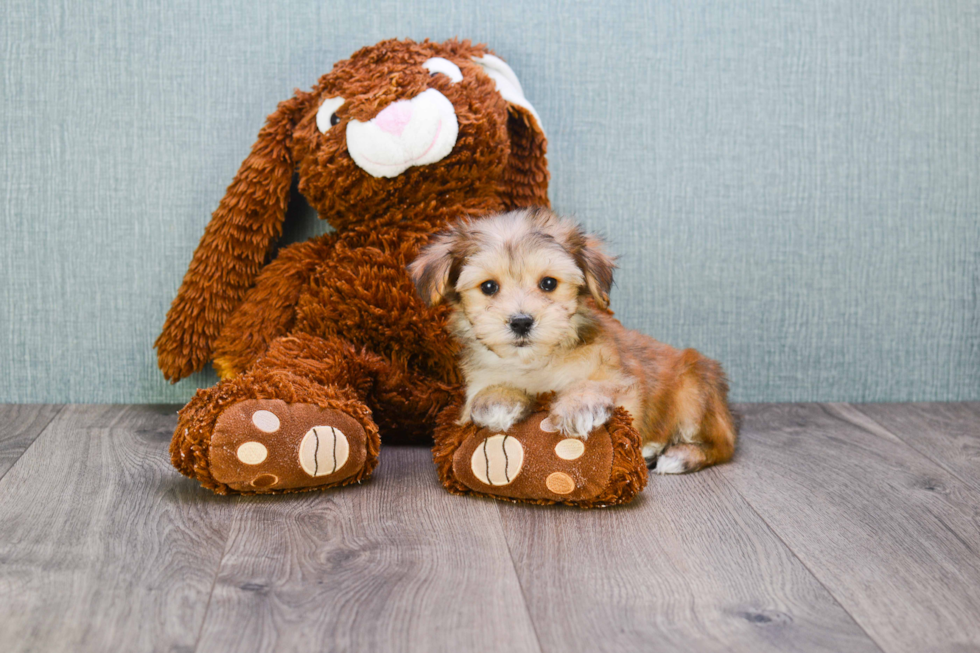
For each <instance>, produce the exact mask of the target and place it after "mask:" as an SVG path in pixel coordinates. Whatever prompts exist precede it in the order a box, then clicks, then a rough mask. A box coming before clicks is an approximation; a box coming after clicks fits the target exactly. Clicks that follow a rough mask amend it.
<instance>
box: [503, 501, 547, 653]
mask: <svg viewBox="0 0 980 653" xmlns="http://www.w3.org/2000/svg"><path fill="white" fill-rule="evenodd" d="M494 503H496V504H497V505H496V506H494V507H495V508H496V509H497V510H496V512H497V524H498V525H499V526H500V534H501V535H502V536H503V538H504V544H506V545H507V557H508V558H510V568H511V569H513V570H514V578H516V579H517V586H518V587H519V588H520V590H521V602H522V604H523V605H524V613H525V614H526V615H527V620H528V622H529V623H530V624H531V632H532V633H534V642H535V643H536V644H537V645H538V651H540V652H541V653H544V647H543V646H541V636H540V635H539V634H538V625H537V624H536V623H534V616H533V615H532V614H531V608H530V607H529V606H528V603H527V594H525V593H524V583H522V582H521V575H520V574H519V573H518V571H517V562H516V561H515V560H514V552H513V551H512V550H511V548H510V542H509V541H508V540H507V534H506V531H504V516H503V515H502V514H500V510H501V508H502V507H503V506H502V505H501V502H499V501H494Z"/></svg>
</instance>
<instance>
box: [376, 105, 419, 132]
mask: <svg viewBox="0 0 980 653" xmlns="http://www.w3.org/2000/svg"><path fill="white" fill-rule="evenodd" d="M411 119H412V103H411V102H409V101H408V100H401V101H399V102H395V103H393V104H389V105H388V106H387V107H385V108H384V110H383V111H382V112H381V113H379V114H378V115H376V116H375V117H374V120H372V121H371V122H373V123H374V124H375V125H377V126H378V127H380V128H381V129H383V130H384V131H386V132H388V133H389V134H394V135H395V136H401V135H402V131H404V129H405V125H407V124H408V121H410V120H411Z"/></svg>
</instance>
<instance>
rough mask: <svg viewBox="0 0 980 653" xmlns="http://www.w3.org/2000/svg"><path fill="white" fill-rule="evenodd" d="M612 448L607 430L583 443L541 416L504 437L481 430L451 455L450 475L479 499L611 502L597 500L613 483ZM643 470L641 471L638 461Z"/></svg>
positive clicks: (597, 430) (595, 432)
mask: <svg viewBox="0 0 980 653" xmlns="http://www.w3.org/2000/svg"><path fill="white" fill-rule="evenodd" d="M613 449H614V447H613V442H612V438H611V436H610V433H609V430H608V429H607V428H606V427H600V428H598V429H596V430H595V431H593V432H592V433H591V434H590V435H589V438H588V439H587V440H582V439H579V438H569V437H566V436H563V435H562V434H560V433H558V432H557V429H555V428H554V427H553V426H552V425H551V423H550V420H549V419H548V416H547V413H543V412H542V413H535V414H534V415H531V416H530V417H529V418H528V419H526V420H525V421H524V422H522V423H520V424H518V425H517V426H515V427H513V428H512V429H511V430H510V431H509V432H507V433H494V432H492V431H490V430H488V429H479V430H478V431H476V433H475V434H473V435H471V436H469V437H467V438H466V439H464V440H463V442H462V444H461V446H460V447H459V448H458V449H457V450H456V452H455V453H454V454H453V461H452V472H453V475H454V476H455V478H456V479H457V480H458V481H459V482H460V483H462V484H463V485H464V486H466V487H467V488H469V489H470V490H472V491H474V492H476V493H479V494H486V495H492V496H496V497H502V498H508V499H514V500H518V501H535V502H547V503H551V502H564V503H588V502H596V505H598V504H599V503H614V502H615V501H602V500H600V499H599V497H600V495H601V494H603V492H604V491H605V490H607V489H608V487H609V485H610V482H611V478H612V471H613V458H614V450H613ZM640 460H641V461H642V459H640ZM641 467H642V469H643V472H645V471H646V467H645V465H643V464H642V462H641ZM643 476H644V481H645V474H643ZM630 498H632V496H630Z"/></svg>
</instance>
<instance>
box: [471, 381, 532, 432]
mask: <svg viewBox="0 0 980 653" xmlns="http://www.w3.org/2000/svg"><path fill="white" fill-rule="evenodd" d="M530 413H531V398H530V397H529V396H527V394H526V393H524V392H522V391H520V390H518V389H517V388H510V387H507V386H503V385H492V386H490V387H489V388H484V389H483V390H481V391H480V392H478V393H477V395H476V396H475V397H474V398H473V403H472V405H471V407H470V418H471V419H472V420H473V423H474V424H476V425H477V426H483V427H486V428H488V429H490V430H492V431H501V432H504V431H507V430H509V429H510V427H512V426H513V425H514V424H517V423H518V422H520V421H521V420H522V419H524V418H525V417H527V416H528V415H529V414H530Z"/></svg>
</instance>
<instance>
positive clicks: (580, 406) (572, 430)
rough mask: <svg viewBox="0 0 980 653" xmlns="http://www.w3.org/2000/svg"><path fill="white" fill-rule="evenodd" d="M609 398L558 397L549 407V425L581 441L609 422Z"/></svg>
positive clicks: (610, 413) (610, 411) (610, 409)
mask: <svg viewBox="0 0 980 653" xmlns="http://www.w3.org/2000/svg"><path fill="white" fill-rule="evenodd" d="M613 408H615V406H613V401H612V398H610V397H605V396H601V395H595V394H590V395H588V396H585V395H580V394H573V395H565V396H562V397H559V398H558V399H557V401H555V403H554V404H552V406H551V416H550V419H551V423H552V424H553V425H554V426H555V427H557V428H558V430H559V431H561V432H562V433H564V434H565V435H572V436H575V437H577V438H582V439H583V440H585V439H587V438H588V437H589V433H591V432H592V431H594V430H595V429H597V428H599V427H600V426H602V425H603V424H605V423H606V422H608V421H609V417H610V416H611V415H612V412H613Z"/></svg>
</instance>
